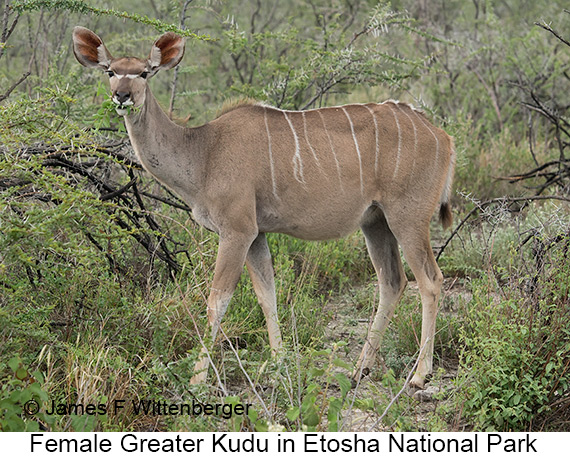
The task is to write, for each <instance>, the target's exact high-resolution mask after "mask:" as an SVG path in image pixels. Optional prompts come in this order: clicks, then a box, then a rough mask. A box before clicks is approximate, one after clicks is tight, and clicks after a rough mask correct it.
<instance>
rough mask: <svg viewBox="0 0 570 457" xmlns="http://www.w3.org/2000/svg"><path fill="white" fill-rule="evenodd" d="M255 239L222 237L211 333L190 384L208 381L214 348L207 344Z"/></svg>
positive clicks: (210, 312) (210, 316)
mask: <svg viewBox="0 0 570 457" xmlns="http://www.w3.org/2000/svg"><path fill="white" fill-rule="evenodd" d="M254 238H255V235H253V236H247V235H243V234H232V235H231V236H220V244H219V246H218V255H217V257H216V267H215V269H214V280H213V282H212V289H211V291H210V295H209V297H208V312H207V316H208V324H209V333H208V334H207V336H206V338H205V339H204V340H205V341H204V345H203V346H202V351H201V353H200V358H199V359H198V362H197V363H196V365H195V367H194V373H195V374H194V376H193V377H192V379H191V380H190V384H200V383H203V382H205V381H206V377H207V375H208V364H209V358H208V352H209V350H210V349H211V346H210V348H208V346H207V345H208V343H207V342H211V343H212V344H213V343H214V341H215V339H216V336H217V334H218V330H219V328H220V323H221V321H222V318H223V317H224V314H225V313H226V310H227V308H228V304H229V302H230V299H231V298H232V295H233V293H234V291H235V288H236V286H237V283H238V281H239V278H240V276H241V273H242V271H243V266H244V263H245V258H246V255H247V252H248V250H249V247H250V246H251V243H252V240H253V239H254Z"/></svg>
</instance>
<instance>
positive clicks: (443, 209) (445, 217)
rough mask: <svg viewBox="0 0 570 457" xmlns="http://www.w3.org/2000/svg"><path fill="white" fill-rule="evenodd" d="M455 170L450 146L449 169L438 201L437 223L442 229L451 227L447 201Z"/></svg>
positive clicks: (453, 156)
mask: <svg viewBox="0 0 570 457" xmlns="http://www.w3.org/2000/svg"><path fill="white" fill-rule="evenodd" d="M454 170H455V150H454V149H453V144H452V146H451V155H450V161H449V168H448V170H447V178H446V180H445V186H444V187H443V192H442V193H441V198H440V200H439V205H440V206H439V221H440V222H441V225H443V228H444V229H448V228H449V227H451V224H452V222H453V215H452V214H451V204H450V203H449V199H450V197H451V184H452V183H453V172H454Z"/></svg>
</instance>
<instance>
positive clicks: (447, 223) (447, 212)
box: [439, 202, 453, 229]
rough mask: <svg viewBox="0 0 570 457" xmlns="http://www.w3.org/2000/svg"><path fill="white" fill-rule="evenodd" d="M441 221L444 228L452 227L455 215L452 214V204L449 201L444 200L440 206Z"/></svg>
mask: <svg viewBox="0 0 570 457" xmlns="http://www.w3.org/2000/svg"><path fill="white" fill-rule="evenodd" d="M439 221H440V222H441V225H443V228H444V229H448V228H449V227H451V224H452V223H453V215H452V214H451V205H450V204H449V202H442V203H441V206H440V207H439Z"/></svg>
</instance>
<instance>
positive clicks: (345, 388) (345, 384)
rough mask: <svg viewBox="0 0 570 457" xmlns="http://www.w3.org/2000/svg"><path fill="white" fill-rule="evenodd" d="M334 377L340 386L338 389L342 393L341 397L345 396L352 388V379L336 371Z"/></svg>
mask: <svg viewBox="0 0 570 457" xmlns="http://www.w3.org/2000/svg"><path fill="white" fill-rule="evenodd" d="M334 378H335V379H336V380H337V382H338V385H339V387H340V391H341V393H342V397H343V398H344V397H346V394H347V393H348V392H349V391H350V389H352V381H351V380H350V379H348V378H347V377H346V375H345V374H343V373H337V374H335V375H334Z"/></svg>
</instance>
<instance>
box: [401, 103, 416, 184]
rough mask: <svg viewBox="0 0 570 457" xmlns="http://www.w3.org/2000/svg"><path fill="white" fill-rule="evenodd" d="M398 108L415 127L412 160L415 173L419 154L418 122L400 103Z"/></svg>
mask: <svg viewBox="0 0 570 457" xmlns="http://www.w3.org/2000/svg"><path fill="white" fill-rule="evenodd" d="M398 108H399V110H400V111H401V112H402V113H404V114H405V115H406V117H407V118H408V119H409V120H410V122H411V123H412V128H413V129H414V156H413V160H412V173H413V172H414V168H415V166H416V157H417V154H418V130H417V128H416V123H415V122H414V120H413V119H412V116H410V115H409V114H408V113H406V110H405V109H404V108H402V106H401V105H398ZM412 110H413V108H412Z"/></svg>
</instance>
